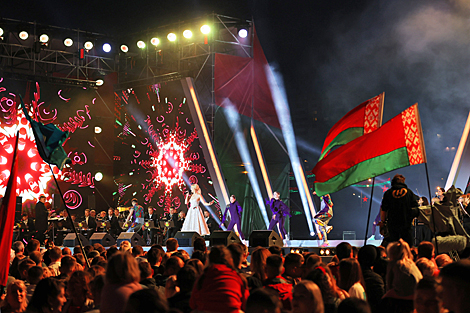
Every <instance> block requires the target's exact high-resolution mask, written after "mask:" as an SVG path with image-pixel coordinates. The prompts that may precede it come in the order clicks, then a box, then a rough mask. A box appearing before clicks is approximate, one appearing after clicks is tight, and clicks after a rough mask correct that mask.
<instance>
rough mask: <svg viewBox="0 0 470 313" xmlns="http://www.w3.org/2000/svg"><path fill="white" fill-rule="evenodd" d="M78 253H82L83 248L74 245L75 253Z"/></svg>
mask: <svg viewBox="0 0 470 313" xmlns="http://www.w3.org/2000/svg"><path fill="white" fill-rule="evenodd" d="M77 253H82V248H81V247H80V246H78V245H77V246H75V247H73V255H75V254H77Z"/></svg>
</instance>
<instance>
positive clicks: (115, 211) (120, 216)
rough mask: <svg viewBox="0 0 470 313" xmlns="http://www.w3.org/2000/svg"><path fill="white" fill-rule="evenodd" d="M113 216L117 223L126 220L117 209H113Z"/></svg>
mask: <svg viewBox="0 0 470 313" xmlns="http://www.w3.org/2000/svg"><path fill="white" fill-rule="evenodd" d="M114 216H116V218H117V219H118V222H124V221H125V220H126V219H125V218H124V217H123V216H122V215H121V212H119V209H114Z"/></svg>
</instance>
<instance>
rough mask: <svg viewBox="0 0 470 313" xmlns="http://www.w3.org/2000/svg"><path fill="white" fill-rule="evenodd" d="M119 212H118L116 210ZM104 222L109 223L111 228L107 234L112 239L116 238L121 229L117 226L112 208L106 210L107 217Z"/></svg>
mask: <svg viewBox="0 0 470 313" xmlns="http://www.w3.org/2000/svg"><path fill="white" fill-rule="evenodd" d="M118 212H119V210H118ZM106 221H107V222H109V224H110V226H111V228H110V229H109V234H110V235H111V236H113V237H114V238H117V237H118V236H119V234H120V233H121V231H122V230H121V227H120V226H119V221H118V218H117V216H116V215H114V210H113V208H109V209H108V215H106Z"/></svg>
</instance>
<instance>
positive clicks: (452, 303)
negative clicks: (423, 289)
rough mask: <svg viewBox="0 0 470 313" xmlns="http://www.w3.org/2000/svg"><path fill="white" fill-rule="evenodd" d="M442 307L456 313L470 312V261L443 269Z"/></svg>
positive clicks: (466, 260) (459, 262)
mask: <svg viewBox="0 0 470 313" xmlns="http://www.w3.org/2000/svg"><path fill="white" fill-rule="evenodd" d="M439 276H440V277H441V278H442V281H441V286H442V294H441V297H442V305H443V306H444V308H446V309H447V310H449V311H452V312H454V313H463V312H470V297H469V296H468V295H470V260H468V259H465V260H460V261H458V262H454V263H451V264H449V265H447V266H445V267H443V268H442V270H441V272H440V274H439Z"/></svg>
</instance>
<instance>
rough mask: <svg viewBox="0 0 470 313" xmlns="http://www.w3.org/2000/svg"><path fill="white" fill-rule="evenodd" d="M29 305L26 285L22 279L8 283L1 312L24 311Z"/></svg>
mask: <svg viewBox="0 0 470 313" xmlns="http://www.w3.org/2000/svg"><path fill="white" fill-rule="evenodd" d="M27 306H28V301H27V299H26V286H25V284H24V282H23V281H22V280H15V281H13V282H11V283H10V284H9V285H8V288H7V296H6V298H5V302H4V303H3V304H2V307H1V308H0V310H1V312H24V311H25V310H26V307H27Z"/></svg>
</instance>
